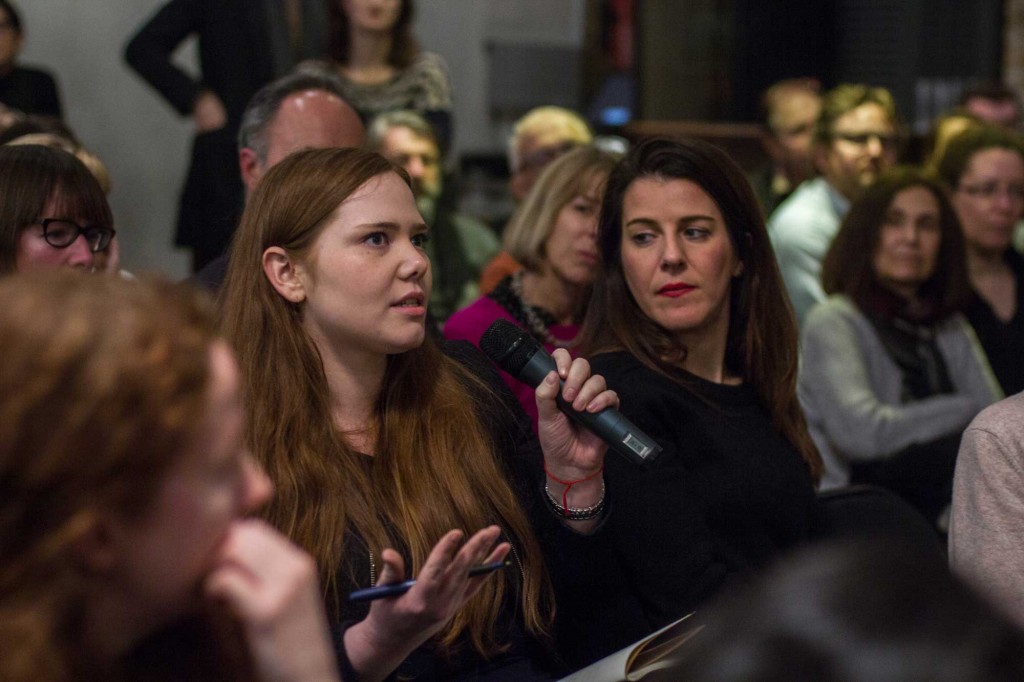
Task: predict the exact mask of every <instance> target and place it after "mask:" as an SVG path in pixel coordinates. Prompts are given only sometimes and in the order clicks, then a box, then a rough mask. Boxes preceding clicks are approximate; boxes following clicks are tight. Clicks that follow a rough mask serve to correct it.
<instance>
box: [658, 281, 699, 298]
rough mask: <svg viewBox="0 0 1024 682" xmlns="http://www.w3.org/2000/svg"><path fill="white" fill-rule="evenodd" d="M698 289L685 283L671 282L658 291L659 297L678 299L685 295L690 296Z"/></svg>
mask: <svg viewBox="0 0 1024 682" xmlns="http://www.w3.org/2000/svg"><path fill="white" fill-rule="evenodd" d="M696 288H697V287H695V286H691V285H689V284H685V283H683V282H669V283H668V284H666V285H664V286H663V287H661V288H660V289H658V295H659V296H668V297H670V298H678V297H680V296H682V295H684V294H688V293H689V292H691V291H693V290H694V289H696Z"/></svg>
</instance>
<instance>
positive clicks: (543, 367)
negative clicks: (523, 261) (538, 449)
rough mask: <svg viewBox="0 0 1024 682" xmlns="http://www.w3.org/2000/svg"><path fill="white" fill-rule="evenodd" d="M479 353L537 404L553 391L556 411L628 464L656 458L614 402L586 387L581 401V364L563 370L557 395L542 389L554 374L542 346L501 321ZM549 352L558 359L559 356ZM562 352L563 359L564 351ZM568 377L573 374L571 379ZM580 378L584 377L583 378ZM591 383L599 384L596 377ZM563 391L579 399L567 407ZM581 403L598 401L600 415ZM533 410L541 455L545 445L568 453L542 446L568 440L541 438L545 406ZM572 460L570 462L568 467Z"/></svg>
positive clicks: (650, 443)
mask: <svg viewBox="0 0 1024 682" xmlns="http://www.w3.org/2000/svg"><path fill="white" fill-rule="evenodd" d="M480 349H481V350H482V351H483V352H484V353H485V354H486V355H487V356H488V357H489V358H491V360H493V361H494V362H495V363H497V364H498V366H500V367H501V368H502V369H503V370H505V371H506V372H508V373H509V374H511V375H512V376H514V377H515V378H517V379H518V380H520V381H522V382H523V383H525V384H527V385H529V386H533V387H535V388H537V393H538V397H539V398H541V399H543V398H544V397H545V396H546V395H547V393H548V392H549V390H550V391H551V392H555V391H556V390H557V393H558V396H557V398H556V402H557V405H558V409H560V410H561V411H562V412H564V413H565V414H566V415H568V416H569V417H570V418H572V419H573V420H574V421H576V422H578V423H579V424H580V425H582V426H583V427H584V428H585V429H586V430H587V431H588V432H590V434H593V435H595V436H596V437H597V438H599V439H600V440H602V441H603V442H605V443H607V444H608V446H609V447H611V448H612V449H613V450H615V451H616V452H618V453H619V454H620V455H622V456H624V457H626V458H627V459H629V460H630V461H632V462H633V463H635V464H641V465H642V464H646V463H648V462H650V461H653V460H654V459H655V458H656V457H657V456H658V454H659V453H660V452H661V446H660V445H658V444H657V443H656V442H655V441H654V440H653V439H652V438H651V437H650V436H648V435H647V434H645V433H644V432H643V431H641V430H640V429H638V428H637V427H636V426H635V425H634V424H633V423H632V422H630V421H629V420H628V419H626V418H625V417H623V416H622V414H621V413H620V412H619V411H618V409H616V407H617V398H616V399H615V401H614V402H608V398H607V397H604V398H602V397H601V396H599V395H598V394H599V393H600V391H594V388H595V385H594V384H591V385H590V389H589V392H588V393H587V394H586V395H584V394H583V392H582V391H583V388H579V387H578V384H579V383H580V381H579V379H580V378H586V377H589V376H590V366H589V364H588V363H587V362H586V361H585V360H581V359H577V360H576V361H575V363H573V366H572V368H570V369H569V372H568V373H567V374H566V375H565V378H564V380H563V382H562V383H561V385H560V386H558V387H557V389H556V387H555V386H551V387H550V388H548V389H546V388H545V387H544V386H543V385H542V382H543V381H544V380H545V377H547V376H548V375H549V374H550V373H551V372H552V371H556V372H557V370H558V366H557V365H556V362H555V359H554V358H552V357H551V356H550V355H549V354H548V353H547V351H545V350H544V348H543V346H541V345H540V343H539V342H538V341H537V340H536V339H535V338H533V337H532V336H531V335H530V334H529V332H527V331H525V330H523V329H520V328H519V327H517V326H515V325H514V324H512V323H511V322H509V321H507V320H496V321H495V322H494V323H493V324H492V325H491V326H490V327H489V328H488V329H487V331H486V332H484V334H483V336H481V337H480ZM555 352H556V353H558V352H559V351H555ZM562 352H563V353H565V351H562ZM563 360H566V361H567V360H568V353H565V358H563ZM573 371H576V373H577V374H576V375H575V376H574V375H573V374H572V372H573ZM584 373H585V374H586V377H583V374H584ZM559 376H560V377H561V376H562V374H561V373H559ZM591 378H592V379H600V377H591ZM563 386H569V387H570V388H578V390H580V391H581V392H580V394H578V395H573V396H571V397H570V400H571V401H572V404H570V403H569V402H567V401H566V400H564V399H563V396H562V394H561V388H562V387H563ZM586 386H587V384H586V383H583V387H586ZM600 386H601V390H602V391H603V389H604V381H603V379H601V381H600ZM595 396H596V397H595ZM584 397H589V398H593V399H594V401H597V400H600V401H602V402H597V403H596V406H597V407H599V408H601V409H598V410H596V411H594V412H591V411H589V410H587V409H586V408H587V407H588V406H589V405H594V401H585V400H583V399H582V398H584ZM538 409H539V410H540V413H541V422H542V423H541V425H540V426H539V429H540V430H541V434H540V435H541V436H542V439H541V442H542V444H543V445H545V452H548V447H547V446H548V445H550V446H552V447H553V448H555V449H556V450H558V449H561V448H565V447H571V446H570V445H569V444H567V443H564V442H553V443H545V440H546V439H545V437H544V436H545V435H548V436H549V437H550V438H553V439H555V440H562V439H564V438H566V437H568V436H566V435H565V434H563V433H560V432H558V431H557V430H556V431H555V432H553V433H548V434H545V431H546V430H549V427H550V426H551V425H550V424H544V423H543V422H544V421H545V420H544V410H545V406H544V405H542V404H541V402H540V401H538ZM572 459H573V458H572V457H571V456H570V461H572Z"/></svg>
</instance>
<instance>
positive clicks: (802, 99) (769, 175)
mask: <svg viewBox="0 0 1024 682" xmlns="http://www.w3.org/2000/svg"><path fill="white" fill-rule="evenodd" d="M761 108H762V110H763V112H764V124H765V130H764V134H763V135H762V143H763V144H764V148H765V151H766V152H768V156H769V158H770V159H771V161H770V162H769V163H768V164H766V165H765V166H763V167H762V168H760V169H758V170H757V171H756V172H755V173H754V174H753V175H752V176H751V178H750V184H751V186H752V187H753V188H754V193H755V194H756V195H757V200H758V201H759V202H760V203H761V208H762V210H763V211H764V214H765V215H766V216H768V215H771V213H772V211H774V210H775V208H776V207H777V206H778V205H779V204H780V203H782V201H783V200H784V199H785V198H786V197H788V196H789V195H790V194H792V193H793V191H794V190H795V189H796V188H797V186H799V185H800V183H802V182H803V181H804V180H810V179H811V178H813V177H814V176H815V175H816V171H815V169H814V156H813V154H812V150H811V139H812V138H813V137H814V124H815V123H816V122H817V120H818V115H819V114H820V113H821V84H820V83H818V81H816V80H814V79H811V78H791V79H788V80H783V81H779V82H778V83H775V84H774V85H772V86H771V87H770V88H768V89H767V90H766V91H765V93H764V95H763V96H762V97H761Z"/></svg>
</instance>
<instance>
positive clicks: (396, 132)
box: [381, 126, 438, 156]
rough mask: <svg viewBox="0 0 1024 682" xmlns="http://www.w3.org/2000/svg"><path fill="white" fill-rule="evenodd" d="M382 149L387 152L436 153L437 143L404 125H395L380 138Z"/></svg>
mask: <svg viewBox="0 0 1024 682" xmlns="http://www.w3.org/2000/svg"><path fill="white" fill-rule="evenodd" d="M381 146H382V147H383V151H385V152H387V153H389V154H398V153H418V154H423V153H427V154H431V155H435V156H436V155H437V152H438V149H437V143H435V142H434V141H433V140H432V139H430V138H429V137H427V136H424V135H420V134H419V133H417V132H416V131H415V130H412V129H411V128H407V127H405V126H395V127H393V128H391V129H390V130H388V132H387V134H386V135H384V139H383V140H381Z"/></svg>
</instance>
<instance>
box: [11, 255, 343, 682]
mask: <svg viewBox="0 0 1024 682" xmlns="http://www.w3.org/2000/svg"><path fill="white" fill-rule="evenodd" d="M0 299H2V300H3V301H4V305H3V306H2V307H0V328H3V330H4V333H3V334H2V335H0V356H2V357H3V358H4V363H3V367H2V369H0V442H2V443H3V447H2V448H0V481H2V483H3V494H2V495H0V520H2V522H0V556H3V561H2V562H0V651H3V656H0V678H2V679H4V680H47V681H53V682H57V681H60V680H84V679H91V680H101V679H102V680H121V679H124V680H139V679H178V680H183V679H190V680H253V679H264V680H269V679H273V680H332V679H337V668H336V664H335V661H334V657H333V655H332V652H331V645H330V640H329V639H328V636H327V628H326V619H325V614H324V609H323V604H322V601H321V597H320V589H319V585H318V584H317V580H316V571H315V567H314V565H313V562H312V561H311V560H310V558H309V557H308V556H307V555H305V554H303V553H302V552H301V551H299V550H298V549H297V548H296V547H294V546H293V545H291V544H290V543H289V542H288V541H287V540H285V539H284V538H283V537H282V536H281V535H280V534H278V533H277V532H276V531H274V530H272V529H271V528H270V527H269V526H268V525H266V524H265V523H263V522H260V521H255V520H245V519H244V517H245V516H246V515H247V514H249V513H251V512H252V511H254V510H255V509H256V508H257V507H259V506H260V505H261V504H262V503H263V502H265V501H266V499H267V498H268V497H269V494H270V484H269V482H268V480H267V478H266V476H265V475H264V474H263V473H262V472H261V471H260V470H259V469H258V468H257V467H256V465H255V463H254V462H253V460H252V458H251V456H250V455H249V453H248V452H247V451H246V449H245V447H244V446H243V444H242V434H243V433H244V430H245V429H244V424H243V421H244V413H243V412H242V407H241V403H240V399H239V391H240V387H239V379H238V368H237V366H236V365H235V361H234V358H233V357H232V353H231V351H230V350H229V349H228V346H227V344H225V343H224V342H223V341H221V340H218V339H217V338H216V337H215V336H214V333H213V322H212V319H211V314H210V310H209V309H208V306H207V305H205V304H204V303H202V302H200V301H198V300H196V299H195V298H194V297H193V296H192V295H191V294H189V293H188V292H186V291H184V290H182V289H181V288H180V287H175V286H172V285H170V284H156V283H148V284H140V283H138V282H125V281H122V280H118V279H116V278H99V277H93V278H82V277H78V276H71V275H69V274H66V273H63V274H62V273H53V272H50V273H33V274H32V275H28V276H26V275H17V276H13V277H7V278H5V279H4V280H3V281H2V282H0Z"/></svg>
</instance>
